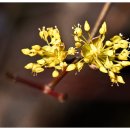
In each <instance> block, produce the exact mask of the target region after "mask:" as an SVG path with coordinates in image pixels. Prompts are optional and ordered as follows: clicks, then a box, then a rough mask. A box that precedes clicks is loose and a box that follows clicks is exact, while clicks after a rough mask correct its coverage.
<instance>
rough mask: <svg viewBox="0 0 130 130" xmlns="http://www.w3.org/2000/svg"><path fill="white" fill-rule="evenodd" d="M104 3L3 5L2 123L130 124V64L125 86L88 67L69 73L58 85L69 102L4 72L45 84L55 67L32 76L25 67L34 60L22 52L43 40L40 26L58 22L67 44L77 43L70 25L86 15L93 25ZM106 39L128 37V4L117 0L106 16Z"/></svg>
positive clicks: (0, 42)
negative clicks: (10, 78)
mask: <svg viewBox="0 0 130 130" xmlns="http://www.w3.org/2000/svg"><path fill="white" fill-rule="evenodd" d="M102 6H103V3H5V4H4V3H1V4H0V127H121V126H122V127H128V126H129V127H130V69H129V68H126V69H124V70H123V71H122V75H123V77H124V79H125V81H126V84H125V85H120V86H119V87H117V86H114V87H111V83H110V80H109V77H108V76H107V75H105V74H102V73H100V72H99V71H94V70H91V69H90V68H89V67H88V66H85V67H84V69H83V70H82V71H81V72H80V73H78V75H77V76H75V72H70V73H69V74H67V75H66V77H65V78H64V79H63V80H62V81H61V82H60V83H59V84H58V85H57V88H56V90H57V91H59V92H64V93H67V94H68V95H69V98H68V100H67V101H66V102H65V103H59V102H58V101H57V100H56V99H54V98H53V97H50V96H47V95H44V94H42V93H41V92H40V91H38V90H36V89H33V88H30V87H28V86H27V85H24V84H21V83H18V82H15V81H11V80H9V79H8V78H7V77H6V76H5V73H6V72H12V73H13V74H15V75H18V76H20V77H24V78H25V79H27V80H30V81H33V82H36V83H39V84H45V83H48V82H49V81H51V80H52V77H51V71H52V70H46V71H45V72H44V73H42V74H39V75H38V76H37V77H33V76H32V74H31V72H30V71H28V70H25V69H24V68H23V67H24V65H25V64H27V63H29V62H30V61H35V58H34V59H32V58H30V57H27V56H25V55H23V54H22V53H21V51H20V50H21V49H22V48H26V47H31V45H34V44H40V45H45V42H43V41H42V40H41V39H40V37H39V36H38V28H39V27H42V26H47V27H50V26H55V25H57V26H58V28H59V30H60V32H61V35H62V39H63V41H64V43H65V44H66V47H67V48H68V47H69V46H73V45H74V42H73V37H72V29H71V28H72V26H73V25H74V24H75V25H76V24H77V23H80V24H82V25H83V24H84V21H85V20H86V19H87V20H88V21H89V23H90V24H91V27H93V25H94V23H95V21H96V19H97V17H98V15H99V13H100V11H101V8H102ZM105 20H106V22H107V25H108V33H107V38H110V37H112V36H113V35H115V34H119V33H122V34H123V35H124V36H125V37H126V38H128V37H129V38H130V3H113V4H112V6H111V8H110V11H109V13H108V15H107V17H106V19H105Z"/></svg>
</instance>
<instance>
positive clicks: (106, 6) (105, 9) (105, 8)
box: [91, 3, 111, 38]
mask: <svg viewBox="0 0 130 130" xmlns="http://www.w3.org/2000/svg"><path fill="white" fill-rule="evenodd" d="M110 5H111V3H105V4H104V6H103V8H102V10H101V12H100V14H99V16H98V18H97V21H96V23H95V25H94V27H93V30H92V32H91V37H92V38H93V37H94V36H95V35H96V33H97V30H98V28H99V26H100V25H101V23H102V21H103V20H104V19H105V17H106V15H107V13H108V11H109V9H110Z"/></svg>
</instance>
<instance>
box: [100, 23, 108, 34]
mask: <svg viewBox="0 0 130 130" xmlns="http://www.w3.org/2000/svg"><path fill="white" fill-rule="evenodd" d="M106 31H107V26H106V22H104V23H103V24H102V26H101V28H100V29H99V33H100V34H105V33H106Z"/></svg>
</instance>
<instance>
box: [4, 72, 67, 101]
mask: <svg viewBox="0 0 130 130" xmlns="http://www.w3.org/2000/svg"><path fill="white" fill-rule="evenodd" d="M6 76H7V77H8V78H10V79H12V80H14V81H15V82H20V83H24V84H27V85H28V86H29V87H31V88H35V89H38V90H40V92H42V93H44V94H48V95H50V96H52V97H55V98H56V99H58V100H59V101H60V102H64V101H65V100H66V99H67V95H66V94H63V93H58V92H56V91H54V90H52V89H50V88H49V87H47V86H43V85H40V84H37V83H34V82H32V81H29V80H26V79H24V78H21V77H19V76H16V75H13V74H11V73H9V72H8V73H6Z"/></svg>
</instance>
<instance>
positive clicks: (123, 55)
mask: <svg viewBox="0 0 130 130" xmlns="http://www.w3.org/2000/svg"><path fill="white" fill-rule="evenodd" d="M128 56H129V51H128V50H126V49H124V50H122V51H121V53H120V54H119V55H118V59H119V60H128Z"/></svg>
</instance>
